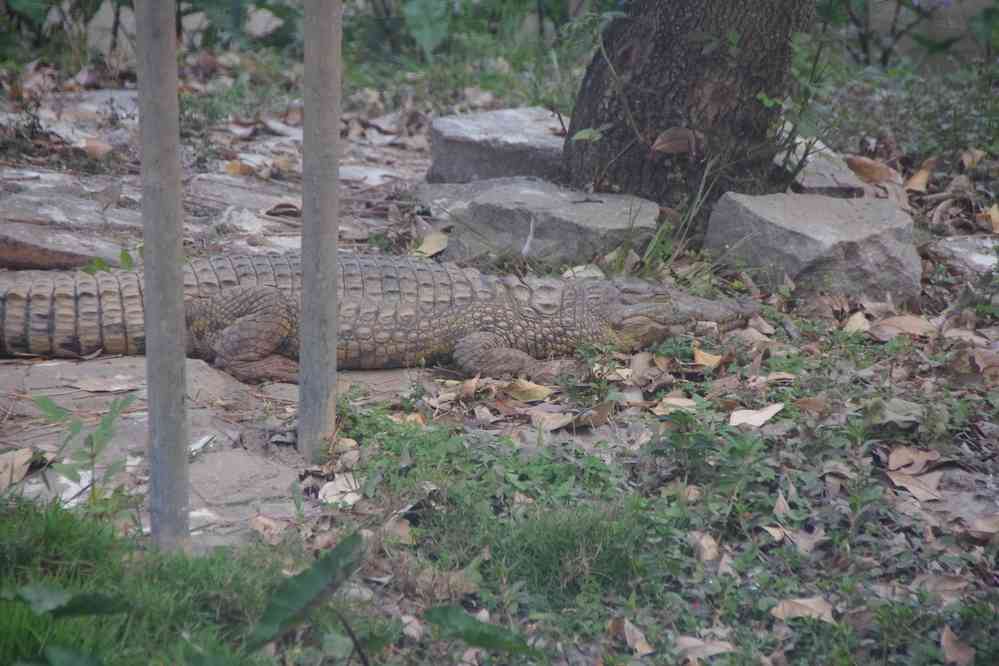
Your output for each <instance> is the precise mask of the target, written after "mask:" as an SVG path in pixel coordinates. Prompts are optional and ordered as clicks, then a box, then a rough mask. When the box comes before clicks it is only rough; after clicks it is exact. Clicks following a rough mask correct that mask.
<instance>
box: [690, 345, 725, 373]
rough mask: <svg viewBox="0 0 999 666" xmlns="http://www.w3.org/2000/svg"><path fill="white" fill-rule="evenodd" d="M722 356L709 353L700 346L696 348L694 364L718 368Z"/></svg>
mask: <svg viewBox="0 0 999 666" xmlns="http://www.w3.org/2000/svg"><path fill="white" fill-rule="evenodd" d="M722 358H723V357H722V356H717V355H715V354H709V353H707V352H706V351H701V350H700V349H699V348H697V347H695V348H694V365H703V366H704V367H705V368H712V369H713V368H717V367H718V365H719V364H720V363H721V362H722Z"/></svg>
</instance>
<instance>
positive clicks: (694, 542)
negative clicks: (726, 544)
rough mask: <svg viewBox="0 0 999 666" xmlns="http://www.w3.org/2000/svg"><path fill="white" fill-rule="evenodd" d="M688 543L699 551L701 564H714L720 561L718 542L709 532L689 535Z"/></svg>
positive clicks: (698, 557) (698, 556) (695, 532)
mask: <svg viewBox="0 0 999 666" xmlns="http://www.w3.org/2000/svg"><path fill="white" fill-rule="evenodd" d="M687 541H688V542H689V543H690V545H691V546H693V548H694V550H696V551H697V559H699V560H700V561H701V562H714V561H715V560H717V559H718V556H719V554H720V553H719V550H718V542H717V541H715V538H714V537H713V536H711V535H710V534H708V533H707V532H697V531H694V532H691V533H690V534H688V535H687Z"/></svg>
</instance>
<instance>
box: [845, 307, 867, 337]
mask: <svg viewBox="0 0 999 666" xmlns="http://www.w3.org/2000/svg"><path fill="white" fill-rule="evenodd" d="M870 328H871V322H870V321H869V320H868V319H867V315H865V314H864V313H863V312H854V313H853V314H852V315H850V318H849V319H847V320H846V323H845V324H843V330H844V331H846V332H847V333H863V332H865V331H869V330H870Z"/></svg>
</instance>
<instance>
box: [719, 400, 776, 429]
mask: <svg viewBox="0 0 999 666" xmlns="http://www.w3.org/2000/svg"><path fill="white" fill-rule="evenodd" d="M782 409H784V403H783V402H775V403H774V404H772V405H770V406H768V407H764V408H763V409H737V410H736V411H734V412H732V413H731V414H730V415H729V417H728V424H729V425H730V426H738V425H743V424H746V425H751V426H753V427H754V428H759V427H760V426H762V425H763V424H765V423H766V422H767V421H769V420H770V419H772V418H773V417H775V416H776V415H777V413H778V412H780V410H782Z"/></svg>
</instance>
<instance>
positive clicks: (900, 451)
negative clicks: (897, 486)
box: [888, 446, 940, 474]
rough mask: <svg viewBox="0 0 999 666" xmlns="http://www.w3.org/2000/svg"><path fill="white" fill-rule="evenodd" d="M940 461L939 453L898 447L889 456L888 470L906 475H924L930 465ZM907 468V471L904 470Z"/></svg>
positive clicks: (909, 447)
mask: <svg viewBox="0 0 999 666" xmlns="http://www.w3.org/2000/svg"><path fill="white" fill-rule="evenodd" d="M938 460H940V452H939V451H927V450H925V449H915V448H912V447H911V446H898V447H896V448H894V449H892V452H891V453H890V454H888V469H890V470H891V471H893V472H894V471H901V472H905V473H906V474H922V473H923V471H924V470H925V469H926V468H927V467H929V465H930V463H934V462H936V461H938ZM903 468H905V469H903Z"/></svg>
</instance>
